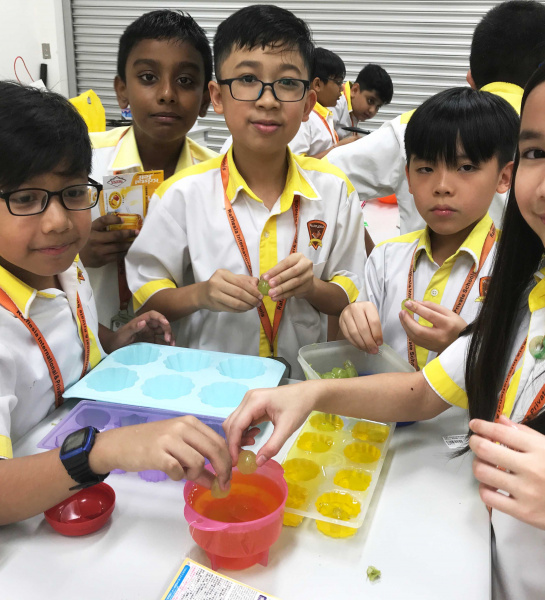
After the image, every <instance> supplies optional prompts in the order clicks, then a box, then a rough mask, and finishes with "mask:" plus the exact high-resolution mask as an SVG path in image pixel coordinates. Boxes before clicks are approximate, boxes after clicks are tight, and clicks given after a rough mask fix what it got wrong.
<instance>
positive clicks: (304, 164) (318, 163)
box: [293, 154, 356, 196]
mask: <svg viewBox="0 0 545 600" xmlns="http://www.w3.org/2000/svg"><path fill="white" fill-rule="evenodd" d="M293 157H294V158H295V161H296V162H297V164H298V165H299V166H300V167H301V168H302V169H304V170H305V171H319V172H320V173H331V174H332V175H336V176H337V177H339V178H340V179H342V180H343V181H344V182H345V183H346V188H347V194H348V196H350V194H352V192H354V191H355V189H356V188H355V187H354V186H353V185H352V183H351V182H350V179H348V177H347V176H346V174H345V173H344V171H341V169H339V167H336V166H335V165H332V164H331V163H330V162H328V161H327V160H323V159H318V158H313V157H312V156H302V155H301V154H294V155H293Z"/></svg>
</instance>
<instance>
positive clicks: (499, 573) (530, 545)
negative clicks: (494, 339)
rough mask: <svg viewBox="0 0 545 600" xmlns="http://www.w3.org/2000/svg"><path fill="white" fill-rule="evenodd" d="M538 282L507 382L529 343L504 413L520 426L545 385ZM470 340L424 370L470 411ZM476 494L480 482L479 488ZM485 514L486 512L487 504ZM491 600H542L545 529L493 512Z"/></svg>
mask: <svg viewBox="0 0 545 600" xmlns="http://www.w3.org/2000/svg"><path fill="white" fill-rule="evenodd" d="M535 279H536V282H537V283H536V284H535V285H534V286H533V289H531V291H530V292H529V295H528V308H523V310H521V313H520V316H519V318H518V322H517V324H516V329H515V330H516V334H515V335H514V336H513V342H512V345H511V349H510V352H509V356H508V361H507V362H506V365H505V368H504V373H503V378H505V377H506V376H507V372H508V370H509V368H510V366H511V364H512V363H513V360H514V358H515V356H516V354H517V351H518V350H519V348H520V346H521V345H522V342H523V341H524V339H526V338H527V339H528V343H527V344H526V349H525V351H524V355H523V357H522V359H521V361H520V362H519V364H518V368H517V370H516V371H515V373H514V375H513V377H512V378H511V382H510V384H509V388H508V390H507V394H506V398H505V404H504V408H503V414H505V415H506V416H507V417H509V418H510V419H512V420H513V421H515V422H520V421H522V419H523V418H524V416H525V415H526V411H527V410H528V408H529V407H530V405H531V404H532V402H533V400H534V398H535V396H536V394H537V393H538V392H539V390H540V389H541V387H542V386H543V384H545V360H544V359H541V360H536V359H535V358H534V357H533V356H532V355H531V354H530V352H529V345H530V344H529V341H530V340H532V338H534V337H535V336H542V335H543V333H544V332H545V268H543V269H541V271H539V272H538V273H536V275H535ZM470 339H471V338H470V336H465V337H461V338H458V339H457V340H456V341H455V342H454V343H453V344H452V345H451V346H449V347H448V348H447V349H446V350H445V351H444V352H442V353H441V355H440V356H439V357H438V358H437V359H436V360H434V361H433V362H431V363H429V364H428V365H427V366H426V367H425V368H424V370H423V373H424V377H425V378H426V380H427V382H428V383H429V385H430V386H431V387H432V388H433V389H434V390H435V392H436V393H437V394H438V395H439V396H440V397H441V398H442V399H443V400H444V401H445V402H447V403H448V404H453V405H456V406H461V407H463V408H467V405H468V400H467V394H466V387H465V375H464V369H465V360H466V358H467V351H468V348H469V343H470ZM475 488H476V489H475V493H477V483H476V484H475ZM483 510H486V508H485V506H484V504H483ZM492 527H493V529H494V537H495V542H494V539H493V546H492V598H493V599H494V600H542V598H543V597H544V593H543V590H544V589H545V579H544V576H543V565H544V564H545V531H543V530H541V529H537V528H535V527H532V526H530V525H527V524H525V523H522V522H521V521H518V520H517V519H515V518H513V517H510V516H508V515H506V514H504V513H502V512H500V511H498V510H493V511H492Z"/></svg>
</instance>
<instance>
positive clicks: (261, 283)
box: [257, 279, 271, 296]
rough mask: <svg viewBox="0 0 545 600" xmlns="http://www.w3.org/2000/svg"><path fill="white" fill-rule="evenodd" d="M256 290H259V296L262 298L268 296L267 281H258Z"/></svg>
mask: <svg viewBox="0 0 545 600" xmlns="http://www.w3.org/2000/svg"><path fill="white" fill-rule="evenodd" d="M257 289H258V290H259V293H260V294H263V296H268V295H269V290H270V289H271V286H270V285H269V282H268V281H265V280H264V279H260V280H259V283H258V284H257Z"/></svg>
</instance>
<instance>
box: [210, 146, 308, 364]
mask: <svg viewBox="0 0 545 600" xmlns="http://www.w3.org/2000/svg"><path fill="white" fill-rule="evenodd" d="M221 181H222V183H223V197H224V202H225V210H226V212H227V218H228V219H229V225H230V226H231V231H232V232H233V236H234V238H235V242H236V244H237V246H238V249H239V251H240V254H241V255H242V259H243V260H244V264H245V265H246V268H247V269H248V273H250V275H252V263H251V261H250V253H249V252H248V246H247V245H246V240H245V239H244V234H243V233H242V229H241V228H240V225H239V223H238V219H237V216H236V215H235V211H234V210H233V206H232V205H231V202H230V201H229V198H228V197H227V185H228V184H229V165H228V164H227V154H226V155H225V156H224V157H223V160H222V161H221ZM300 204H301V199H300V198H299V196H294V198H293V204H292V210H293V222H294V224H295V235H294V236H293V243H292V245H291V249H290V254H293V253H294V252H295V251H296V250H297V231H298V226H299V210H300ZM285 306H286V300H280V301H278V302H277V303H276V308H275V310H274V320H273V324H272V327H271V321H270V319H269V315H268V314H267V310H266V309H265V305H264V304H263V302H261V304H260V305H259V306H258V307H257V313H258V315H259V320H260V321H261V325H262V327H263V331H264V332H265V335H266V336H267V340H268V341H269V346H270V349H271V356H274V340H275V339H276V335H277V333H278V328H279V327H280V321H281V320H282V315H283V313H284V308H285Z"/></svg>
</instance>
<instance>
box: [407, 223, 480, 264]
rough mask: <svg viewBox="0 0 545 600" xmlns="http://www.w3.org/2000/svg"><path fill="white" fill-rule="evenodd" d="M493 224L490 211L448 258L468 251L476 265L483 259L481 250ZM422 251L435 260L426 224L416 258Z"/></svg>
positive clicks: (453, 257) (431, 259)
mask: <svg viewBox="0 0 545 600" xmlns="http://www.w3.org/2000/svg"><path fill="white" fill-rule="evenodd" d="M491 225H492V218H491V217H490V215H489V214H488V213H486V215H485V216H484V217H483V218H482V219H481V220H480V221H479V222H478V223H477V225H475V227H474V228H473V229H472V230H471V232H470V233H469V235H468V236H467V237H466V239H465V240H464V241H463V243H462V245H461V246H460V247H459V248H458V250H457V251H456V252H455V253H454V254H453V255H452V256H451V257H449V258H448V259H447V260H451V259H455V258H457V257H458V255H459V254H460V253H461V252H467V254H469V255H471V257H472V258H473V262H474V263H475V265H478V264H479V261H480V260H481V252H482V250H483V246H484V242H485V240H486V236H487V235H488V232H489V231H490V226H491ZM422 251H425V252H426V254H427V255H428V258H429V259H430V261H431V262H434V261H433V256H432V251H431V240H430V232H429V227H428V226H426V229H424V232H423V235H422V236H421V238H420V241H419V242H418V246H417V247H416V256H415V260H416V259H417V258H418V256H419V255H420V253H421V252H422Z"/></svg>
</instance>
